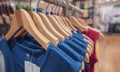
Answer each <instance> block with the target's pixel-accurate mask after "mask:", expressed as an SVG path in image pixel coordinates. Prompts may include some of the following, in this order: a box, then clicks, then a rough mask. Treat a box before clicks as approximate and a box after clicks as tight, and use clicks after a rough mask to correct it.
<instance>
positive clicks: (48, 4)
mask: <svg viewBox="0 0 120 72" xmlns="http://www.w3.org/2000/svg"><path fill="white" fill-rule="evenodd" d="M49 5H50V4H49V3H48V5H47V7H46V12H47V10H48V7H49Z"/></svg>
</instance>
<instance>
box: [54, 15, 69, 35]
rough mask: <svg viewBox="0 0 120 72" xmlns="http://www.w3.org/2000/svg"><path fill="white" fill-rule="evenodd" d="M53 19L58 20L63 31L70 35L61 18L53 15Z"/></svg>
mask: <svg viewBox="0 0 120 72" xmlns="http://www.w3.org/2000/svg"><path fill="white" fill-rule="evenodd" d="M53 17H54V18H55V19H56V21H58V23H59V25H60V26H61V27H62V29H63V30H64V31H66V32H67V33H68V34H69V32H68V30H67V29H66V28H65V27H64V26H63V25H62V22H61V21H60V20H59V18H58V17H57V16H56V15H53ZM69 36H71V35H70V34H69Z"/></svg>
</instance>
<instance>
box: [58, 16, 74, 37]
mask: <svg viewBox="0 0 120 72" xmlns="http://www.w3.org/2000/svg"><path fill="white" fill-rule="evenodd" d="M57 17H58V18H59V20H60V21H61V24H62V25H63V26H64V27H65V29H66V30H67V31H68V33H69V34H70V35H71V36H72V33H71V30H70V29H69V28H68V27H67V26H66V25H65V23H64V21H63V20H62V18H61V17H60V16H57Z"/></svg>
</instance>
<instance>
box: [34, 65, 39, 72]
mask: <svg viewBox="0 0 120 72" xmlns="http://www.w3.org/2000/svg"><path fill="white" fill-rule="evenodd" d="M33 72H40V67H38V66H37V65H35V64H33Z"/></svg>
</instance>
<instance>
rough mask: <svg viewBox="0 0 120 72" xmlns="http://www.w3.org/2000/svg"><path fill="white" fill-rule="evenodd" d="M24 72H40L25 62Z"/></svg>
mask: <svg viewBox="0 0 120 72" xmlns="http://www.w3.org/2000/svg"><path fill="white" fill-rule="evenodd" d="M25 72H40V67H38V66H37V65H35V64H33V63H31V62H29V61H25Z"/></svg>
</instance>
